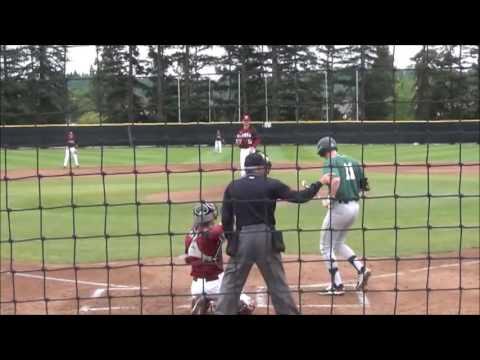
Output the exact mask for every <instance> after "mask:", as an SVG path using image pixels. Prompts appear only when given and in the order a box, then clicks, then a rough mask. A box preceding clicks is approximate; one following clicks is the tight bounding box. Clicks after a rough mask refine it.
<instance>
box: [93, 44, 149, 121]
mask: <svg viewBox="0 0 480 360" xmlns="http://www.w3.org/2000/svg"><path fill="white" fill-rule="evenodd" d="M97 50H98V54H99V56H98V58H97V60H96V62H95V63H96V66H97V72H96V76H95V78H94V81H93V90H94V93H95V97H96V105H97V111H98V112H100V113H101V114H103V115H104V116H105V117H106V119H105V120H106V121H111V122H124V121H126V120H127V119H128V120H129V121H136V120H138V118H139V116H140V113H141V112H142V108H143V106H142V104H141V101H142V100H141V99H142V98H141V96H140V94H139V93H138V89H143V88H144V87H145V86H144V85H143V84H142V83H141V82H140V81H138V79H137V78H136V76H138V75H143V74H144V72H145V69H144V66H143V63H142V62H141V61H139V59H138V56H139V51H138V47H137V46H136V45H128V46H125V45H105V46H98V47H97Z"/></svg>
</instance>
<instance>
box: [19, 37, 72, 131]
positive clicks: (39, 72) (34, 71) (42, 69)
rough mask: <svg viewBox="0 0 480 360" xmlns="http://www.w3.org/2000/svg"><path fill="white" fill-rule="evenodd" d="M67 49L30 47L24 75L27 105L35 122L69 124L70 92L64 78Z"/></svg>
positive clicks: (31, 118)
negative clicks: (67, 122)
mask: <svg viewBox="0 0 480 360" xmlns="http://www.w3.org/2000/svg"><path fill="white" fill-rule="evenodd" d="M66 51H67V48H66V46H56V45H50V46H47V45H28V46H27V53H28V56H27V57H26V62H25V63H24V74H25V77H26V79H27V80H26V83H27V93H26V94H27V96H26V99H25V100H26V104H27V107H28V111H29V112H30V113H31V114H32V115H33V116H32V115H31V116H26V117H25V119H26V120H28V121H31V122H32V123H37V122H55V123H61V122H64V121H66V120H67V119H66V116H67V111H68V108H67V106H68V89H67V82H66V79H65V65H66V61H67V59H66Z"/></svg>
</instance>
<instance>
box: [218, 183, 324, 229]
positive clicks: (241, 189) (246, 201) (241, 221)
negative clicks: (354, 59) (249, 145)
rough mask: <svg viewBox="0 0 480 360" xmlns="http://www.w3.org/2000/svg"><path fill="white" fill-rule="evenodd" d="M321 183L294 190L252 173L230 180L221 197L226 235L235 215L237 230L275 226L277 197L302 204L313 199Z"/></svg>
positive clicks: (231, 227) (231, 226)
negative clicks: (248, 226) (256, 225)
mask: <svg viewBox="0 0 480 360" xmlns="http://www.w3.org/2000/svg"><path fill="white" fill-rule="evenodd" d="M321 186H322V184H321V183H320V182H316V183H314V184H312V185H310V187H309V188H308V189H305V190H302V191H293V190H292V189H290V187H289V186H288V185H285V184H284V183H282V182H281V181H279V180H276V179H271V178H269V177H265V176H261V175H254V174H247V176H245V177H243V178H241V179H238V180H234V181H232V182H231V183H230V184H229V185H228V187H227V188H226V189H225V194H224V196H223V206H222V224H223V228H224V230H225V235H226V236H227V238H230V235H231V234H232V231H233V221H234V217H235V219H236V229H237V231H240V230H241V228H242V227H243V226H246V225H255V224H266V225H268V226H270V227H274V226H275V208H276V204H277V203H276V201H277V199H283V200H286V201H288V202H293V203H304V202H307V201H308V200H310V199H312V198H313V197H314V196H315V195H316V194H317V193H318V191H319V190H320V188H321Z"/></svg>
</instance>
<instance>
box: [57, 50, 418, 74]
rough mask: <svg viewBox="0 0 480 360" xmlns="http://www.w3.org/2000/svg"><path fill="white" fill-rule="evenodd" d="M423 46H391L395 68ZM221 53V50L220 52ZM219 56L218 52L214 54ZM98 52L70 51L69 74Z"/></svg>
mask: <svg viewBox="0 0 480 360" xmlns="http://www.w3.org/2000/svg"><path fill="white" fill-rule="evenodd" d="M421 47H422V46H421V45H390V52H391V53H393V50H395V67H396V68H399V69H402V68H408V67H411V66H412V65H413V62H412V61H411V60H410V59H411V58H412V57H413V56H414V55H415V54H416V53H417V52H418V51H419V50H420V49H421ZM220 51H221V50H220ZM215 52H216V53H217V54H218V50H214V53H215ZM146 54H147V47H146V46H140V55H141V56H142V57H143V56H145V57H146ZM95 56H96V52H95V46H93V45H91V46H88V45H87V46H79V47H72V48H69V49H68V60H69V61H68V63H67V73H71V72H74V71H77V72H78V73H79V74H81V73H86V74H88V73H89V72H90V66H91V65H93V63H94V60H95Z"/></svg>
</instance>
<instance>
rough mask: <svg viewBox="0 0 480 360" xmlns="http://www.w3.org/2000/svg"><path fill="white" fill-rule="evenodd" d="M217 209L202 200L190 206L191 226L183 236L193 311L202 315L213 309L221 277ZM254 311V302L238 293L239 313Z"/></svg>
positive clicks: (220, 240)
mask: <svg viewBox="0 0 480 360" xmlns="http://www.w3.org/2000/svg"><path fill="white" fill-rule="evenodd" d="M217 216H218V211H217V207H216V206H215V204H213V203H207V202H203V203H200V204H198V205H197V206H195V208H194V209H193V227H192V229H191V231H190V232H189V233H188V234H187V236H186V237H185V254H186V255H187V256H186V258H185V261H186V262H187V264H190V265H191V267H192V269H191V273H190V275H191V276H192V277H193V280H192V286H191V294H192V309H191V310H192V314H198V315H202V314H205V313H207V312H208V310H211V311H212V312H213V311H214V310H215V302H216V300H217V298H218V293H219V292H220V286H221V283H222V279H223V261H222V242H223V239H224V236H223V226H222V225H221V224H215V220H216V219H217ZM254 310H255V302H254V301H253V299H251V298H250V297H249V296H247V295H245V294H243V293H242V294H241V295H240V301H239V314H243V315H248V314H251V313H252V312H253V311H254Z"/></svg>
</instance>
